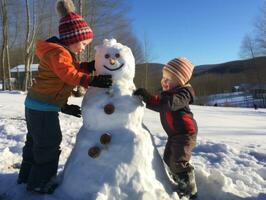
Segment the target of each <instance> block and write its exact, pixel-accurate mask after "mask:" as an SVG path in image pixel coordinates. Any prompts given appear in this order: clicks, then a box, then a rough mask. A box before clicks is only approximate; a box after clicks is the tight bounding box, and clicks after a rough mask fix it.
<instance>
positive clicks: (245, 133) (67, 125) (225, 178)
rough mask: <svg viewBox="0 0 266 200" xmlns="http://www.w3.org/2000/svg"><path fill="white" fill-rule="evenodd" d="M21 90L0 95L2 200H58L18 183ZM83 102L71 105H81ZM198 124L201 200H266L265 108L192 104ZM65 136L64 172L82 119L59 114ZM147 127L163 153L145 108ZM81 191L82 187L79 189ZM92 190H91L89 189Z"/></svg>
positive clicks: (157, 128)
mask: <svg viewBox="0 0 266 200" xmlns="http://www.w3.org/2000/svg"><path fill="white" fill-rule="evenodd" d="M24 99H25V95H24V94H23V93H20V92H15V91H14V92H0V200H21V199H31V200H39V199H47V200H50V199H51V200H58V199H62V198H61V197H60V198H59V196H60V195H59V194H57V193H55V194H53V195H51V196H47V195H46V196H41V197H40V196H38V195H33V194H28V193H26V192H25V186H24V185H17V184H16V178H17V174H18V163H20V161H21V150H22V147H23V145H24V140H25V135H26V131H27V130H26V125H25V121H24V106H23V101H24ZM81 101H82V99H81V98H71V99H70V102H71V103H74V104H81ZM191 108H192V110H193V112H194V114H195V118H196V120H197V122H198V126H199V136H198V144H197V147H196V148H195V149H194V153H193V158H192V161H193V163H194V165H195V168H196V178H197V183H198V190H199V199H200V200H215V199H217V200H238V199H244V200H253V199H254V200H255V199H257V200H266V145H265V141H266V123H265V119H266V110H265V109H264V110H263V109H259V110H254V109H245V108H220V107H201V106H191ZM60 123H61V129H62V133H63V142H62V145H61V147H62V154H61V157H60V170H62V169H63V167H64V163H65V161H66V159H67V158H68V155H69V153H70V152H71V150H72V147H73V144H74V143H75V139H76V133H78V131H79V129H80V127H81V126H82V120H81V119H79V118H75V117H72V116H69V115H65V114H60ZM144 123H145V125H146V126H147V127H148V128H149V129H150V131H151V132H152V133H153V136H154V140H155V143H156V146H157V148H158V149H159V151H160V153H161V154H162V153H163V148H164V145H165V143H166V139H167V137H166V135H165V133H164V131H163V130H162V127H161V125H160V122H159V116H158V114H157V113H155V112H153V111H149V110H146V111H145V117H144ZM81 187H82V186H81ZM86 187H89V186H86Z"/></svg>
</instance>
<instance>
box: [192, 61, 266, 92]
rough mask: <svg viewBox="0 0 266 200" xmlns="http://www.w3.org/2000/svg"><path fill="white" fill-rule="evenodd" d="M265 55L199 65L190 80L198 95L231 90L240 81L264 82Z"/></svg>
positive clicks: (265, 80) (265, 71) (265, 69)
mask: <svg viewBox="0 0 266 200" xmlns="http://www.w3.org/2000/svg"><path fill="white" fill-rule="evenodd" d="M265 74H266V57H257V58H255V59H247V60H237V61H231V62H226V63H221V64H215V65H201V66H197V67H196V68H195V70H194V73H193V77H192V80H191V83H192V85H193V86H194V88H195V90H196V93H197V95H198V96H205V95H210V94H217V93H226V92H231V91H232V87H233V86H236V85H239V84H241V83H259V84H265V83H266V76H265Z"/></svg>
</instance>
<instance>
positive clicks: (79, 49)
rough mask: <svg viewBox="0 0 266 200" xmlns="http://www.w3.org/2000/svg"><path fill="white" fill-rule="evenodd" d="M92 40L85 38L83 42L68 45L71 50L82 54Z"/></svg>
mask: <svg viewBox="0 0 266 200" xmlns="http://www.w3.org/2000/svg"><path fill="white" fill-rule="evenodd" d="M91 41H92V39H88V40H83V41H81V42H77V43H74V44H71V45H69V46H68V47H69V49H70V51H72V52H73V53H75V54H80V53H82V52H83V51H84V50H85V48H86V46H87V45H88V44H90V43H91Z"/></svg>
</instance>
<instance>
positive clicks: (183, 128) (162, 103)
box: [146, 84, 198, 136]
mask: <svg viewBox="0 0 266 200" xmlns="http://www.w3.org/2000/svg"><path fill="white" fill-rule="evenodd" d="M194 98H195V94H194V90H193V88H192V87H191V85H189V84H188V85H186V86H184V87H176V88H173V89H172V90H169V91H164V92H162V93H161V94H160V95H156V96H152V97H151V98H150V99H149V100H148V102H146V103H147V105H146V106H147V108H148V109H151V110H154V111H157V112H160V119H161V123H162V126H163V128H164V130H165V132H166V133H167V134H168V136H173V135H179V134H190V135H194V134H197V131H198V128H197V123H196V121H195V119H194V118H193V114H192V112H191V110H190V108H189V104H191V103H193V100H194Z"/></svg>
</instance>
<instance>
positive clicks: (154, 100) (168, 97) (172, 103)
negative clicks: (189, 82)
mask: <svg viewBox="0 0 266 200" xmlns="http://www.w3.org/2000/svg"><path fill="white" fill-rule="evenodd" d="M192 102H193V94H192V92H191V90H190V89H187V88H182V89H180V90H178V92H177V93H169V92H162V93H161V95H158V96H152V97H151V98H150V99H149V100H148V101H147V102H146V103H147V104H146V106H147V108H148V109H151V110H154V111H157V112H168V111H176V110H179V109H182V108H184V107H186V106H188V105H189V104H190V103H192Z"/></svg>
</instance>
